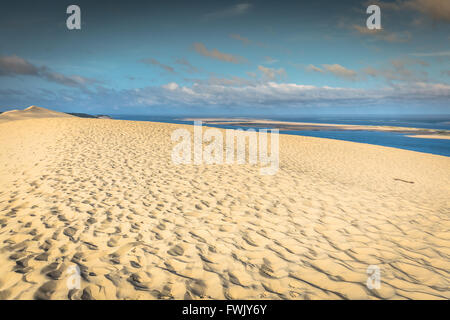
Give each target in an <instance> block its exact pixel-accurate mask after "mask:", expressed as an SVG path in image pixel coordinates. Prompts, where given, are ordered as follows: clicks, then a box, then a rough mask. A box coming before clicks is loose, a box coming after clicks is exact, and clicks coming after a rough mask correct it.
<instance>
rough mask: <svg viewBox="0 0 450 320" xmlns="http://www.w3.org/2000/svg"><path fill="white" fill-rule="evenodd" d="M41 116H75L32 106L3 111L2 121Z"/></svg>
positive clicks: (0, 118) (0, 116)
mask: <svg viewBox="0 0 450 320" xmlns="http://www.w3.org/2000/svg"><path fill="white" fill-rule="evenodd" d="M39 118H73V116H71V115H70V114H67V113H63V112H58V111H53V110H49V109H45V108H41V107H36V106H31V107H28V108H26V109H24V110H11V111H6V112H3V113H1V114H0V123H2V122H7V121H12V120H25V119H39Z"/></svg>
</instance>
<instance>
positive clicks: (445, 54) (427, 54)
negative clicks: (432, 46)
mask: <svg viewBox="0 0 450 320" xmlns="http://www.w3.org/2000/svg"><path fill="white" fill-rule="evenodd" d="M410 55H411V56H415V57H450V51H438V52H422V53H410Z"/></svg>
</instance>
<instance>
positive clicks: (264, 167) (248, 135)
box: [171, 121, 280, 175]
mask: <svg viewBox="0 0 450 320" xmlns="http://www.w3.org/2000/svg"><path fill="white" fill-rule="evenodd" d="M222 132H223V131H221V130H219V129H217V128H208V129H207V130H205V131H204V132H203V127H202V122H201V121H194V139H193V140H194V146H193V148H192V142H191V141H192V139H191V132H190V131H188V130H187V129H176V130H174V131H173V132H172V136H171V139H172V141H174V142H178V143H177V144H176V145H175V146H174V147H173V149H172V162H173V163H174V164H177V165H178V164H191V163H193V164H196V165H200V164H224V163H225V164H235V163H237V164H245V163H246V162H247V161H248V163H249V164H252V165H256V164H257V163H258V160H259V164H260V166H261V168H260V174H262V175H273V174H275V173H277V171H278V167H279V162H280V161H279V130H278V129H270V153H269V150H268V149H269V148H268V146H269V143H268V136H269V134H268V130H267V129H259V130H258V132H257V131H256V130H255V129H253V128H250V129H247V130H242V129H226V130H225V132H226V133H225V139H224V136H223V133H222ZM224 142H225V150H224ZM235 142H236V144H235ZM204 143H205V145H204ZM246 150H248V157H247V152H246Z"/></svg>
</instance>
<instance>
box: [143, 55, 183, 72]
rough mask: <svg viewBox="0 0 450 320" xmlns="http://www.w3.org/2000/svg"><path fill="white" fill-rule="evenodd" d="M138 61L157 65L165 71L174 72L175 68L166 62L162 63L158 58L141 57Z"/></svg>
mask: <svg viewBox="0 0 450 320" xmlns="http://www.w3.org/2000/svg"><path fill="white" fill-rule="evenodd" d="M139 62H142V63H145V64H149V65H153V66H157V67H159V68H161V69H163V70H165V71H167V72H170V73H175V69H174V68H173V67H171V66H169V65H166V64H163V63H161V62H159V61H158V60H156V59H153V58H146V59H141V60H139Z"/></svg>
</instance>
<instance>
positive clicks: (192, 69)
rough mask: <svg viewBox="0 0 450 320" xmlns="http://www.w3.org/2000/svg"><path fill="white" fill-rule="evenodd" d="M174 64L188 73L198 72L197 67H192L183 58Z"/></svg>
mask: <svg viewBox="0 0 450 320" xmlns="http://www.w3.org/2000/svg"><path fill="white" fill-rule="evenodd" d="M175 63H176V64H178V65H180V66H182V67H183V68H184V69H185V70H186V71H187V72H188V73H196V72H199V71H200V70H199V69H198V68H197V67H195V66H193V65H192V64H191V63H190V62H189V61H188V60H186V59H185V58H179V59H177V60H175Z"/></svg>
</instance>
